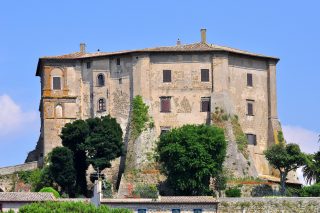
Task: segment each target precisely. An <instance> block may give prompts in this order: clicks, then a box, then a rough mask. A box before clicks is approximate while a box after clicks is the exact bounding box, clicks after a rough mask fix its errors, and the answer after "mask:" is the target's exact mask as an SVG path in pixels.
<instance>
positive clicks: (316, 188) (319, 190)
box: [300, 183, 320, 197]
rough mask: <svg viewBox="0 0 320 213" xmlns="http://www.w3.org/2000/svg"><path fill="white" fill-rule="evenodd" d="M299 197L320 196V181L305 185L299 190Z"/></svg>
mask: <svg viewBox="0 0 320 213" xmlns="http://www.w3.org/2000/svg"><path fill="white" fill-rule="evenodd" d="M300 196H301V197H320V183H317V184H314V185H312V186H305V187H303V188H302V189H301V191H300Z"/></svg>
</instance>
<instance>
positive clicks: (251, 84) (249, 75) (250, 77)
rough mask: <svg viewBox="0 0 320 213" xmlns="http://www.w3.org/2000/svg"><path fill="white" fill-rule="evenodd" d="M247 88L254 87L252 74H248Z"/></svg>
mask: <svg viewBox="0 0 320 213" xmlns="http://www.w3.org/2000/svg"><path fill="white" fill-rule="evenodd" d="M247 86H248V87H252V86H253V79H252V74H251V73H247Z"/></svg>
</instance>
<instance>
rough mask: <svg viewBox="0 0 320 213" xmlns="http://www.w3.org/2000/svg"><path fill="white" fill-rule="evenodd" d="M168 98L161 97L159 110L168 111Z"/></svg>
mask: <svg viewBox="0 0 320 213" xmlns="http://www.w3.org/2000/svg"><path fill="white" fill-rule="evenodd" d="M170 111H171V106H170V98H161V112H170Z"/></svg>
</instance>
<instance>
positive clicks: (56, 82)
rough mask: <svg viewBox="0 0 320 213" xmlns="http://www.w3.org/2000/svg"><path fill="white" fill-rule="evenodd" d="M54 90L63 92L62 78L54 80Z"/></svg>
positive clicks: (54, 78)
mask: <svg viewBox="0 0 320 213" xmlns="http://www.w3.org/2000/svg"><path fill="white" fill-rule="evenodd" d="M52 83H53V85H52V88H53V89H54V90H61V78H60V77H53V78H52Z"/></svg>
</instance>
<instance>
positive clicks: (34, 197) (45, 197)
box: [0, 192, 55, 202]
mask: <svg viewBox="0 0 320 213" xmlns="http://www.w3.org/2000/svg"><path fill="white" fill-rule="evenodd" d="M51 200H55V197H54V196H53V194H52V193H48V192H0V202H3V201H6V202H19V201H20V202H37V201H51Z"/></svg>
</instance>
